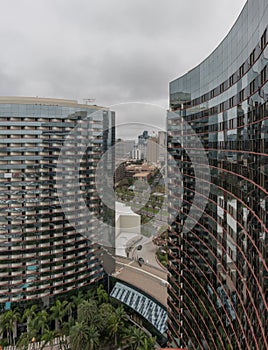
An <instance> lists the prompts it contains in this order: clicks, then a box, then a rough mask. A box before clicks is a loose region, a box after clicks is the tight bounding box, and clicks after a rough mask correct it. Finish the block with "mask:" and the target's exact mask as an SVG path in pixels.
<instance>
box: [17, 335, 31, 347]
mask: <svg viewBox="0 0 268 350" xmlns="http://www.w3.org/2000/svg"><path fill="white" fill-rule="evenodd" d="M30 342H31V339H30V337H29V334H28V333H27V332H25V333H22V334H21V336H20V338H19V341H18V343H17V348H18V350H28V347H29V344H30Z"/></svg>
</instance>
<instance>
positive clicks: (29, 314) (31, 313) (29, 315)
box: [22, 305, 37, 332]
mask: <svg viewBox="0 0 268 350" xmlns="http://www.w3.org/2000/svg"><path fill="white" fill-rule="evenodd" d="M36 309H37V305H32V306H31V307H30V309H26V310H25V311H24V314H23V316H22V320H23V321H25V320H26V323H27V332H28V324H29V322H30V320H31V319H33V318H34V317H35V316H36Z"/></svg>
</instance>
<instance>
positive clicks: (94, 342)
mask: <svg viewBox="0 0 268 350" xmlns="http://www.w3.org/2000/svg"><path fill="white" fill-rule="evenodd" d="M99 337H100V334H99V332H98V330H97V328H96V327H95V326H93V325H91V326H89V328H88V340H89V350H94V349H96V348H97V347H98V346H99V343H100V340H99Z"/></svg>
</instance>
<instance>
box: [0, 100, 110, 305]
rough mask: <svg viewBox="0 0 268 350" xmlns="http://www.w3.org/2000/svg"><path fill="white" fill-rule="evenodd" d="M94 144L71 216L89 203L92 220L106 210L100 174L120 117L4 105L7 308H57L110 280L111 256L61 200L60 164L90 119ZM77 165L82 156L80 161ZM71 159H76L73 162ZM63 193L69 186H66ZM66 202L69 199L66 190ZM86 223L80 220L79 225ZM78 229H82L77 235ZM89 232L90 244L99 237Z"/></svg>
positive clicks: (1, 263) (1, 294) (1, 187)
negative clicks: (58, 300) (105, 260)
mask: <svg viewBox="0 0 268 350" xmlns="http://www.w3.org/2000/svg"><path fill="white" fill-rule="evenodd" d="M85 118H86V119H87V120H88V123H89V124H88V125H90V127H89V128H88V129H87V130H86V131H85V133H84V134H83V133H81V136H80V137H81V139H82V138H83V137H84V138H85V139H86V142H87V144H88V147H87V149H86V152H85V154H84V155H83V156H82V158H81V163H80V169H79V177H80V178H79V183H80V191H81V193H82V195H81V197H79V198H78V199H77V198H76V199H75V200H74V199H72V197H70V200H69V214H70V210H73V211H74V212H75V213H76V214H77V213H78V214H79V204H80V203H79V201H80V200H83V201H84V202H85V203H86V205H87V207H88V210H89V211H90V213H91V216H93V215H95V216H96V217H98V218H101V217H102V216H103V215H104V213H105V209H103V205H102V202H101V200H100V197H99V196H98V193H97V190H96V187H95V170H96V166H97V163H98V161H99V160H100V159H101V157H102V154H103V153H104V152H105V151H106V150H107V149H109V147H110V146H111V145H112V144H113V143H114V114H113V112H111V111H108V110H105V109H102V108H100V107H96V106H89V105H80V104H78V103H77V102H76V101H73V100H56V99H44V98H12V97H1V98H0V156H1V157H0V305H1V307H2V308H9V307H10V305H11V303H15V302H23V301H29V300H32V299H42V298H44V300H49V298H51V297H54V296H57V295H59V294H62V293H66V292H68V291H71V290H74V289H76V288H80V287H83V286H86V285H88V284H90V283H93V282H96V281H98V280H100V279H101V278H102V277H103V274H104V270H103V266H102V255H103V252H102V250H101V249H100V246H99V245H98V244H91V243H90V241H89V240H88V239H87V238H86V237H85V236H84V235H82V234H81V232H80V231H79V229H76V228H75V227H73V226H72V225H71V223H70V221H69V220H68V218H67V217H66V215H65V213H64V210H63V209H62V207H61V203H60V201H59V198H58V191H59V186H60V185H59V183H57V181H56V173H57V161H58V158H59V154H60V152H61V148H62V146H63V144H64V141H65V139H66V137H67V136H68V135H69V134H70V133H71V132H72V131H73V130H74V129H75V128H76V126H77V125H78V124H79V123H82V120H83V119H85ZM73 152H74V151H72V149H70V152H69V154H70V157H71V156H76V157H78V156H79V155H78V154H75V155H74V154H72V153H73ZM70 159H71V158H70ZM63 186H65V184H64V183H63ZM64 195H65V196H66V198H68V196H69V189H68V186H67V184H66V187H64ZM84 220H85V218H84V217H83V216H79V225H80V226H82V225H83V221H84ZM77 228H78V227H77ZM97 229H98V227H97V223H94V222H92V224H91V225H89V226H88V227H87V230H88V232H86V235H87V236H90V234H91V232H94V230H97Z"/></svg>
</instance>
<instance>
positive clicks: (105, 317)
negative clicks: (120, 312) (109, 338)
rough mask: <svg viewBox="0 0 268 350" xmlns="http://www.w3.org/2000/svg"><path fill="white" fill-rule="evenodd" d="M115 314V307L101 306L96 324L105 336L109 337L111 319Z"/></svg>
mask: <svg viewBox="0 0 268 350" xmlns="http://www.w3.org/2000/svg"><path fill="white" fill-rule="evenodd" d="M113 313H114V307H113V306H112V305H111V304H108V303H104V304H101V305H100V307H99V310H98V322H97V323H96V325H97V327H98V329H99V330H100V332H101V333H102V334H104V335H108V334H107V333H108V332H107V330H108V327H109V319H110V317H111V315H112V314H113Z"/></svg>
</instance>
